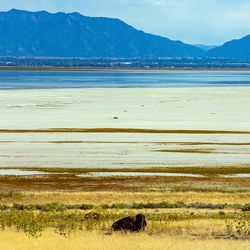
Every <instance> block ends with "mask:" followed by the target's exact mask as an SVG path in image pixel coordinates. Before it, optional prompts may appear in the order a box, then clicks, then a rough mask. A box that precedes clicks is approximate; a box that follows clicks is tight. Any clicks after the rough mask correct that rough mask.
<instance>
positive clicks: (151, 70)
mask: <svg viewBox="0 0 250 250" xmlns="http://www.w3.org/2000/svg"><path fill="white" fill-rule="evenodd" d="M0 71H52V72H53V71H55V72H60V71H65V72H117V73H119V72H131V73H133V72H139V73H140V72H141V73H146V72H149V73H154V72H156V73H159V72H170V73H171V72H250V68H217V67H216V68H185V67H180V68H172V67H162V68H149V69H147V68H119V67H117V68H110V67H107V68H103V67H100V68H98V67H50V66H48V67H47V66H46V67H26V66H14V67H10V66H0Z"/></svg>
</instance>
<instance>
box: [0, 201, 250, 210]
mask: <svg viewBox="0 0 250 250" xmlns="http://www.w3.org/2000/svg"><path fill="white" fill-rule="evenodd" d="M177 208H189V209H190V208H193V209H241V210H242V211H250V203H249V204H244V205H242V204H226V203H225V204H206V203H198V202H197V203H190V204H185V203H184V202H180V201H179V202H176V203H168V202H160V203H132V204H127V203H114V204H100V205H93V204H73V205H69V204H68V205H66V204H59V203H49V204H30V205H24V204H14V205H13V206H8V205H0V210H2V211H6V210H10V209H15V210H21V211H22V210H29V211H34V210H39V211H44V212H50V211H65V210H91V209H177Z"/></svg>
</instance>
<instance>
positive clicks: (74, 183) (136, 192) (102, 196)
mask: <svg viewBox="0 0 250 250" xmlns="http://www.w3.org/2000/svg"><path fill="white" fill-rule="evenodd" d="M19 170H22V168H19ZM30 170H33V171H34V170H40V171H44V172H46V173H47V174H42V175H35V176H19V177H18V176H2V177H0V180H1V181H0V187H1V190H2V191H1V192H0V229H1V230H2V231H1V233H0V242H1V245H0V249H38V250H39V249H111V250H112V249H121V248H126V249H173V250H175V249H176V250H178V249H183V247H184V246H185V248H186V249H209V250H210V249H248V248H249V247H250V182H249V178H236V177H234V178H224V177H222V176H221V175H230V174H248V173H249V167H248V166H239V167H234V166H232V167H231V168H225V167H222V168H216V167H215V168H207V169H205V170H204V168H195V167H193V168H178V169H174V168H169V169H168V172H170V173H171V172H172V173H175V172H176V173H184V174H186V173H188V174H200V175H202V176H201V177H195V178H194V177H190V176H186V177H170V176H164V177H163V176H162V177H161V176H157V177H156V176H141V177H133V176H131V177H118V176H117V177H111V176H107V177H84V176H81V174H84V173H89V172H90V173H91V172H96V171H97V170H96V169H73V170H72V169H64V170H62V169H49V168H44V169H40V168H33V169H30ZM99 171H100V172H110V171H111V170H108V169H100V170H99ZM115 171H118V172H133V171H134V172H136V171H138V170H136V169H122V170H115ZM140 171H141V172H150V173H155V172H157V173H158V172H164V171H165V170H164V169H162V168H154V169H141V170H140ZM89 213H98V214H99V216H100V217H99V218H98V219H95V218H88V217H86V215H87V214H89ZM137 213H143V214H144V215H145V216H146V220H147V227H146V229H145V231H143V232H140V233H134V234H130V233H114V232H112V230H111V225H112V223H113V222H114V221H116V220H118V219H120V218H122V217H125V216H129V215H135V214H137Z"/></svg>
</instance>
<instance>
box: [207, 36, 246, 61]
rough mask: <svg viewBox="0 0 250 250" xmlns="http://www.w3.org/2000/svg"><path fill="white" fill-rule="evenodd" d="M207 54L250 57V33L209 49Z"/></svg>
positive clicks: (211, 55) (236, 57) (229, 57)
mask: <svg viewBox="0 0 250 250" xmlns="http://www.w3.org/2000/svg"><path fill="white" fill-rule="evenodd" d="M206 56H208V57H216V58H228V59H250V35H249V36H246V37H243V38H242V39H239V40H232V41H230V42H227V43H225V44H224V45H222V46H220V47H218V48H214V49H212V50H210V51H208V53H207V54H206Z"/></svg>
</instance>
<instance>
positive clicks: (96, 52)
mask: <svg viewBox="0 0 250 250" xmlns="http://www.w3.org/2000/svg"><path fill="white" fill-rule="evenodd" d="M203 53H204V52H203V51H202V50H201V49H199V48H196V47H194V46H191V45H188V44H185V43H182V42H180V41H172V40H170V39H167V38H164V37H160V36H156V35H151V34H147V33H144V32H143V31H139V30H136V29H135V28H133V27H132V26H129V25H127V24H126V23H124V22H122V21H121V20H119V19H112V18H102V17H101V18H95V17H86V16H83V15H81V14H79V13H69V14H65V13H61V12H59V13H56V14H51V13H48V12H45V11H40V12H28V11H21V10H15V9H13V10H10V11H8V12H0V55H1V56H54V57H55V56H58V57H127V58H129V57H197V56H200V55H202V54H203Z"/></svg>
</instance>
